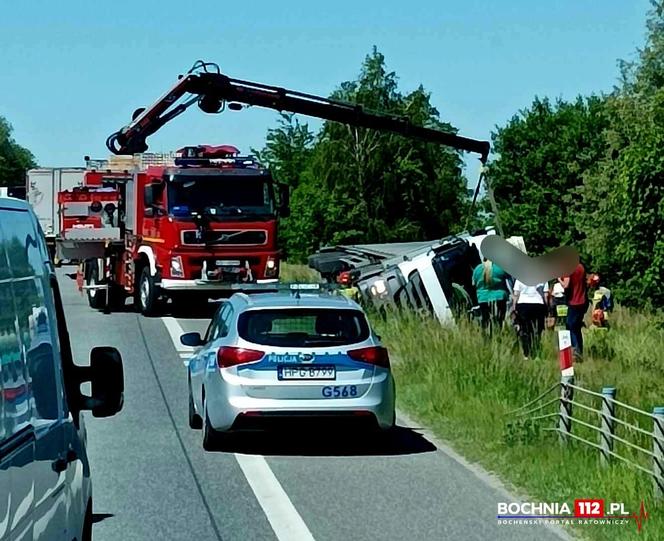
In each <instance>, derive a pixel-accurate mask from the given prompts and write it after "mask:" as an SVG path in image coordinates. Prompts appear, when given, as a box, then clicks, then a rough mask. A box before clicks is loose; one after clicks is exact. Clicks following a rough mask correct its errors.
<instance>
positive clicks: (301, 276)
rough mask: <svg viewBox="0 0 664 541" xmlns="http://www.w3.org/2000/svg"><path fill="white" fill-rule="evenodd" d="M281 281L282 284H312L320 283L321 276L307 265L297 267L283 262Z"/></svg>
mask: <svg viewBox="0 0 664 541" xmlns="http://www.w3.org/2000/svg"><path fill="white" fill-rule="evenodd" d="M279 279H280V280H281V281H282V282H302V283H312V282H319V281H320V274H318V272H316V271H315V270H313V269H310V268H309V267H307V266H306V265H295V264H292V263H287V262H285V261H282V262H281V268H280V269H279Z"/></svg>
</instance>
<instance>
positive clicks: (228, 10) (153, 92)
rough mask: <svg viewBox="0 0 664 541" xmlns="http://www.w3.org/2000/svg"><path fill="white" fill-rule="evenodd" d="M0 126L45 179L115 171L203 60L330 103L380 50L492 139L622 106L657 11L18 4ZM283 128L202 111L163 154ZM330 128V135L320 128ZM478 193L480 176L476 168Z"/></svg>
mask: <svg viewBox="0 0 664 541" xmlns="http://www.w3.org/2000/svg"><path fill="white" fill-rule="evenodd" d="M3 4H4V5H3V6H2V11H1V16H0V17H1V18H0V66H1V67H2V82H1V83H0V115H3V116H5V117H6V118H7V119H8V120H9V121H10V122H11V123H12V124H13V126H14V128H15V132H14V137H15V138H16V140H17V141H18V142H20V143H21V144H23V145H24V146H27V147H28V148H30V149H31V150H32V151H33V152H34V154H35V156H36V157H37V160H38V161H39V163H40V164H41V165H43V166H74V165H82V158H83V156H84V155H86V154H88V155H90V156H92V157H94V158H102V157H106V156H107V154H108V153H107V151H106V149H105V146H104V141H105V139H106V137H107V136H108V135H109V134H110V133H111V132H113V131H115V130H117V129H119V128H120V127H121V126H123V125H124V124H126V123H127V122H128V121H129V119H130V115H131V113H132V111H133V110H134V109H135V108H137V107H139V106H141V105H147V104H148V103H151V102H152V101H154V100H155V99H156V98H157V97H158V96H159V95H161V94H162V93H163V92H164V91H165V90H166V89H167V88H168V87H169V86H170V85H171V84H172V83H173V82H174V81H175V78H176V76H177V75H178V74H179V73H182V72H184V71H186V70H187V69H188V68H189V67H190V65H191V64H192V63H193V62H194V61H195V60H196V59H199V58H202V59H206V60H211V61H215V62H217V63H219V64H220V65H221V68H222V71H224V72H225V73H227V74H228V75H230V76H232V77H237V78H243V79H248V80H253V81H256V82H263V83H267V84H274V85H279V86H284V87H286V88H291V89H293V90H300V91H305V92H310V93H316V94H322V95H327V94H329V92H330V91H332V90H333V89H334V88H335V87H336V86H337V85H338V84H339V83H340V82H341V81H344V80H348V79H352V78H354V77H355V76H356V75H357V73H358V71H359V68H360V65H361V62H362V60H363V59H364V57H365V56H366V54H367V53H368V52H369V51H370V50H371V47H372V46H373V45H376V46H377V47H378V48H379V50H380V51H381V52H382V53H383V54H385V56H386V59H387V63H388V67H389V68H390V69H392V70H394V71H396V73H397V74H398V76H399V78H400V85H401V88H402V90H404V91H408V90H410V89H413V88H414V87H416V86H417V85H418V84H420V83H422V84H423V85H424V87H425V88H426V89H427V90H429V91H430V92H431V93H432V101H433V103H434V105H435V106H436V107H437V108H438V110H439V111H440V112H441V116H442V118H443V119H444V120H447V121H449V122H451V123H452V124H454V125H456V126H457V127H458V128H459V129H460V132H461V133H462V134H463V135H466V136H469V137H475V138H488V137H489V136H490V133H491V131H492V130H493V129H494V127H495V126H496V125H497V124H503V123H504V122H505V121H506V120H508V119H509V118H510V117H511V116H512V115H513V114H514V113H515V112H517V111H518V110H519V109H521V108H523V107H526V106H527V105H528V104H529V103H530V102H531V101H532V99H533V97H534V96H535V95H539V96H549V97H553V98H555V97H563V98H573V97H574V96H576V95H577V94H579V93H581V94H588V93H591V92H597V91H606V90H610V89H611V88H612V86H613V85H614V84H615V83H616V81H617V75H618V69H617V65H616V62H617V59H618V58H626V59H629V58H633V56H634V52H635V50H636V48H637V47H639V46H641V45H642V43H643V39H644V32H645V15H646V11H647V9H648V6H649V2H648V0H601V1H600V0H556V1H554V2H552V1H549V2H544V1H537V0H501V1H497V0H463V1H460V0H439V1H434V0H410V2H394V1H390V0H382V1H376V0H369V1H364V2H359V1H348V0H336V1H335V2H329V3H328V2H326V3H324V4H319V3H315V2H299V1H298V2H274V1H272V2H266V1H257V2H247V3H246V4H244V3H242V2H238V3H233V4H231V3H228V2H215V1H211V0H197V1H196V2H173V1H172V0H162V1H160V2H156V1H150V2H140V1H133V2H130V1H128V0H114V1H112V2H99V3H97V2H83V1H80V0H77V1H68V0H60V1H57V2H56V1H52V0H27V1H24V2H19V1H14V2H9V1H8V0H7V1H5V2H3ZM275 121H276V113H274V112H271V111H264V110H258V109H250V110H246V111H242V112H227V113H224V114H223V115H220V116H208V115H204V114H203V113H201V112H200V111H199V110H198V109H195V108H192V109H191V110H189V111H188V112H187V113H185V115H183V116H182V117H180V118H178V119H177V120H175V121H174V122H173V123H171V124H170V125H168V126H167V127H165V128H164V129H163V130H162V131H161V132H159V133H158V134H156V135H154V136H153V137H152V138H150V139H149V142H150V144H151V147H150V150H152V151H164V150H173V149H176V148H179V147H181V146H184V145H185V144H198V143H210V144H222V143H229V144H234V145H235V146H238V147H239V148H240V149H241V150H243V151H248V150H249V148H250V147H252V146H253V147H259V148H260V147H261V146H262V143H263V142H264V138H265V132H266V130H267V128H268V127H271V126H273V125H274V124H275ZM312 125H315V126H317V125H318V123H316V122H312ZM469 163H470V166H469V168H468V171H467V173H468V175H469V177H470V179H471V183H472V184H474V182H473V180H472V178H473V176H474V174H475V172H476V166H475V163H476V162H475V160H472V161H469Z"/></svg>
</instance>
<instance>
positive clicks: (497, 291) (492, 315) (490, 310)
mask: <svg viewBox="0 0 664 541" xmlns="http://www.w3.org/2000/svg"><path fill="white" fill-rule="evenodd" d="M507 278H508V275H507V273H506V272H505V271H504V270H503V269H501V268H500V267H499V266H498V265H496V264H495V263H494V262H493V261H489V260H488V259H487V258H484V262H483V263H480V264H479V265H477V267H475V270H473V285H474V286H475V289H476V291H477V302H478V303H479V305H480V310H481V313H482V327H484V328H485V329H487V328H488V329H490V330H491V327H492V325H494V324H495V325H497V326H498V327H499V328H500V327H502V325H503V321H505V314H506V312H507V299H508V298H509V293H508V291H507Z"/></svg>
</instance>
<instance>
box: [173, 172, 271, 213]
mask: <svg viewBox="0 0 664 541" xmlns="http://www.w3.org/2000/svg"><path fill="white" fill-rule="evenodd" d="M168 211H169V213H170V214H171V215H173V216H175V217H183V218H184V217H189V216H191V214H192V212H197V213H205V214H207V215H209V216H213V217H218V218H220V219H227V218H229V217H231V218H233V219H237V218H240V219H241V218H242V217H255V216H272V215H273V214H274V205H273V200H272V191H271V189H270V185H269V182H268V180H267V179H266V178H265V177H264V176H259V175H256V176H253V175H241V176H234V175H223V174H222V175H200V176H199V175H175V177H174V178H173V179H172V180H170V181H169V182H168Z"/></svg>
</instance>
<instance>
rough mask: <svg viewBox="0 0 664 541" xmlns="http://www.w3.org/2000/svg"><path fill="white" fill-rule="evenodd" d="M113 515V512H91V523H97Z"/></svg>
mask: <svg viewBox="0 0 664 541" xmlns="http://www.w3.org/2000/svg"><path fill="white" fill-rule="evenodd" d="M114 516H115V515H114V514H113V513H93V514H92V523H93V524H97V523H98V522H101V521H103V520H106V519H107V518H113V517H114Z"/></svg>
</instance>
